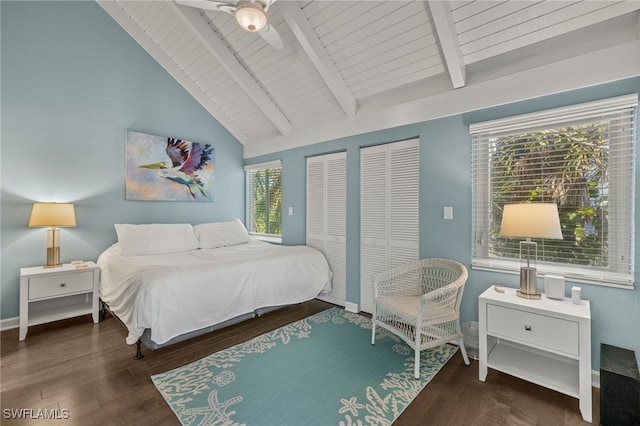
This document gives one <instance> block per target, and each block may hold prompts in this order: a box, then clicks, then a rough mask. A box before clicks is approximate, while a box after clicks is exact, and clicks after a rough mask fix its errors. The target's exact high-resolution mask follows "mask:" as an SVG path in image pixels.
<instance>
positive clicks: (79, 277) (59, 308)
mask: <svg viewBox="0 0 640 426" xmlns="http://www.w3.org/2000/svg"><path fill="white" fill-rule="evenodd" d="M84 264H85V265H87V266H86V267H83V268H77V267H76V266H77V265H71V264H64V265H62V266H61V267H58V268H44V267H42V266H36V267H33V268H20V337H19V340H24V339H25V337H26V336H27V329H28V327H29V326H30V325H37V324H44V323H47V322H51V321H57V320H61V319H65V318H71V317H77V316H80V315H86V314H91V315H92V316H93V322H94V323H97V322H98V321H99V317H98V292H99V287H98V286H99V282H100V268H99V267H98V265H96V264H95V263H94V262H85V263H84Z"/></svg>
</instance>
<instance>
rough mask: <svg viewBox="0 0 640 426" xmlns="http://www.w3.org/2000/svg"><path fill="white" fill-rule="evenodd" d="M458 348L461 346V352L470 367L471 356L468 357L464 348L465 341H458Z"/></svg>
mask: <svg viewBox="0 0 640 426" xmlns="http://www.w3.org/2000/svg"><path fill="white" fill-rule="evenodd" d="M458 346H460V352H462V359H463V360H464V363H465V364H466V365H469V356H468V355H467V348H465V347H464V340H462V338H460V339H458Z"/></svg>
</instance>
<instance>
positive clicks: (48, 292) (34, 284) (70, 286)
mask: <svg viewBox="0 0 640 426" xmlns="http://www.w3.org/2000/svg"><path fill="white" fill-rule="evenodd" d="M92 290H93V271H86V272H74V273H72V274H58V275H50V276H43V277H34V278H30V279H29V300H32V299H42V298H45V297H52V296H61V295H64V294H71V293H77V292H82V291H87V292H88V291H92Z"/></svg>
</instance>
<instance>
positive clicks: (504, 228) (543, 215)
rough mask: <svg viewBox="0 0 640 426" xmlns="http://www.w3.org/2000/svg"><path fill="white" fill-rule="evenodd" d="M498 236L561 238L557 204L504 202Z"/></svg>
mask: <svg viewBox="0 0 640 426" xmlns="http://www.w3.org/2000/svg"><path fill="white" fill-rule="evenodd" d="M500 236H502V237H507V238H547V239H552V240H561V239H562V229H561V228H560V217H559V216H558V206H557V205H555V204H553V203H523V204H505V205H504V210H503V211H502V225H501V227H500Z"/></svg>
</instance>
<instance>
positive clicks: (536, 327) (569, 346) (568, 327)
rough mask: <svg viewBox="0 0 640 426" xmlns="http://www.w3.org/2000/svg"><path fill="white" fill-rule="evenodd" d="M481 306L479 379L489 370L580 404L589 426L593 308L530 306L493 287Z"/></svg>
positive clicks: (545, 302) (557, 303)
mask: <svg viewBox="0 0 640 426" xmlns="http://www.w3.org/2000/svg"><path fill="white" fill-rule="evenodd" d="M478 301H479V321H478V322H479V324H478V325H479V336H478V337H479V345H478V346H479V356H480V370H479V379H480V380H481V381H483V382H484V381H485V379H486V378H487V371H488V369H489V368H492V369H494V370H498V371H502V372H504V373H507V374H510V375H512V376H515V377H519V378H521V379H524V380H527V381H529V382H532V383H536V384H538V385H541V386H544V387H547V388H549V389H553V390H556V391H558V392H561V393H563V394H566V395H569V396H572V397H574V398H578V399H579V400H580V413H581V414H582V418H583V419H584V420H585V421H587V422H591V419H592V413H591V411H592V401H591V307H590V303H589V301H588V300H583V301H582V302H581V304H579V305H575V304H573V303H572V302H571V299H568V298H565V299H564V300H552V299H547V298H546V296H544V295H543V296H542V299H541V300H529V299H523V298H521V297H518V296H516V291H515V289H511V288H505V292H504V293H498V292H497V291H495V290H494V288H493V286H492V287H490V288H488V289H487V290H486V291H485V292H484V293H482V294H481V295H480V297H479V299H478Z"/></svg>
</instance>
